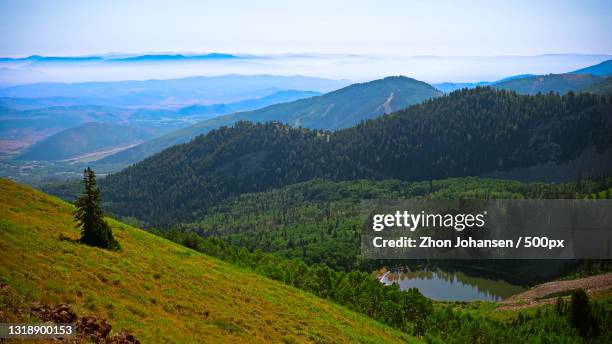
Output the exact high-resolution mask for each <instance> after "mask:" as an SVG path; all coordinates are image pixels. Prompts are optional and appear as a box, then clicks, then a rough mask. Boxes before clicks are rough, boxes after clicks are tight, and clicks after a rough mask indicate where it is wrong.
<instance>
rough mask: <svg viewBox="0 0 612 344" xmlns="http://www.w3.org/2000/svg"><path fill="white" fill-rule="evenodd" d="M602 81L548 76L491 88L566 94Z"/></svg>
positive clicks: (587, 76) (586, 76) (592, 77)
mask: <svg viewBox="0 0 612 344" xmlns="http://www.w3.org/2000/svg"><path fill="white" fill-rule="evenodd" d="M601 80H602V78H601V77H598V76H595V75H591V74H548V75H534V76H528V77H522V78H514V79H510V80H505V81H504V80H502V81H499V82H496V83H493V84H492V85H491V86H493V87H495V88H498V89H503V90H508V91H515V92H517V93H521V94H531V95H533V94H536V93H549V92H556V93H560V94H565V93H567V92H569V91H574V92H577V91H582V90H584V89H585V88H588V87H590V86H592V85H594V84H596V83H598V82H601Z"/></svg>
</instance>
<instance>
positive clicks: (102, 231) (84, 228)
mask: <svg viewBox="0 0 612 344" xmlns="http://www.w3.org/2000/svg"><path fill="white" fill-rule="evenodd" d="M83 184H84V186H85V192H84V193H83V195H82V196H81V197H79V198H78V199H77V200H76V202H75V206H76V207H77V210H76V211H75V212H74V220H75V221H76V222H77V225H76V226H75V228H80V229H81V242H82V243H84V244H87V245H91V246H97V247H102V248H108V249H112V250H119V249H120V246H119V243H118V242H117V240H116V239H115V238H114V237H113V233H112V231H111V228H110V226H109V225H108V223H106V221H105V220H104V214H103V213H102V209H101V208H100V189H99V188H98V187H97V186H96V174H95V173H94V171H93V170H92V169H91V168H89V167H87V169H85V170H84V171H83Z"/></svg>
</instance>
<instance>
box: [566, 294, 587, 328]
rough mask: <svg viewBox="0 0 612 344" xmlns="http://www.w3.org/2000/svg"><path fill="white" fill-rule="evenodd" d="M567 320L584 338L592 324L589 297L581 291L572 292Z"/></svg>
mask: <svg viewBox="0 0 612 344" xmlns="http://www.w3.org/2000/svg"><path fill="white" fill-rule="evenodd" d="M569 320H570V322H571V323H572V325H574V327H575V328H576V329H578V331H579V332H580V335H581V336H583V337H586V336H587V334H588V332H589V330H590V328H591V322H592V316H591V306H590V304H589V297H588V296H587V294H586V293H585V292H584V290H582V289H578V290H574V291H573V292H572V298H571V301H570V309H569Z"/></svg>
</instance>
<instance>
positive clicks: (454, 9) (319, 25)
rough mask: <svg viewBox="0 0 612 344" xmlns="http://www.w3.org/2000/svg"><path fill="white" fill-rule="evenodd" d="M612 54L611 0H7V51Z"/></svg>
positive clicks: (3, 23) (2, 35)
mask: <svg viewBox="0 0 612 344" xmlns="http://www.w3.org/2000/svg"><path fill="white" fill-rule="evenodd" d="M110 52H124V53H139V52H191V53H202V52H228V53H250V54H283V53H306V52H309V53H345V54H346V53H352V54H381V55H402V56H414V55H437V56H498V55H538V54H551V53H580V54H612V1H609V0H603V1H600V0H581V1H577V0H576V1H567V0H556V1H549V0H527V1H525V0H513V1H497V0H487V1H480V0H474V1H442V0H431V1H400V0H398V1H386V0H376V1H359V0H355V1H333V0H308V1H299V2H298V1H288V0H284V1H283V0H280V1H274V0H262V1H235V0H223V1H219V0H216V1H207V0H194V1H126V0H119V1H116V0H104V1H94V0H91V1H66V0H55V1H30V0H14V1H9V0H0V56H4V57H23V56H28V55H32V54H39V55H53V56H76V55H90V54H104V53H110Z"/></svg>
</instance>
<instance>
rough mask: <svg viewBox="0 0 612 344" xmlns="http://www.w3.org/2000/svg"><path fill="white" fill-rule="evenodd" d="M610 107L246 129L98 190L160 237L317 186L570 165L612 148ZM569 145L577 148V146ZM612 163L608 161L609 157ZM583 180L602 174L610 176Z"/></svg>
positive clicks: (435, 106) (506, 108)
mask: <svg viewBox="0 0 612 344" xmlns="http://www.w3.org/2000/svg"><path fill="white" fill-rule="evenodd" d="M611 102H612V100H611V99H610V98H609V97H599V96H596V95H593V94H590V93H581V94H578V95H574V94H571V95H567V96H563V97H561V96H558V95H540V96H525V95H517V94H515V93H510V92H505V91H496V90H494V89H491V88H476V89H473V90H461V91H456V92H453V93H451V94H450V95H448V96H444V97H439V98H436V99H433V100H430V101H427V102H425V103H423V104H419V105H414V106H412V107H409V108H408V109H406V110H404V111H400V112H397V113H394V114H390V115H387V116H382V117H379V118H377V119H374V120H370V121H367V122H365V123H363V124H360V125H358V126H356V127H353V128H349V129H344V130H339V131H336V132H324V131H316V130H308V129H294V128H291V127H288V126H286V125H283V124H280V123H278V122H272V123H266V124H252V123H248V122H239V123H237V124H236V125H235V126H234V127H231V128H228V127H222V128H220V129H218V130H215V131H212V132H210V133H208V134H207V135H202V136H198V137H197V138H196V139H194V140H193V141H191V142H190V143H187V144H182V145H177V146H173V147H171V148H169V149H167V150H165V151H163V152H161V153H159V154H157V155H154V156H152V157H150V158H148V159H146V160H144V161H142V162H140V163H138V164H136V165H133V166H131V167H128V168H126V169H125V170H123V171H121V172H119V173H117V174H114V175H110V176H108V177H106V178H105V179H104V180H102V181H101V185H102V188H103V190H104V192H105V193H106V195H107V198H106V199H107V201H108V202H107V204H106V205H105V206H106V207H107V209H108V210H110V211H112V212H114V213H116V214H119V215H122V216H134V217H136V218H138V219H141V220H145V221H147V222H149V223H150V224H154V225H156V226H169V225H172V224H175V223H177V222H189V221H192V220H194V219H197V218H198V214H199V213H201V212H203V211H205V209H206V208H207V207H209V206H212V205H214V204H216V202H218V201H220V200H224V199H227V198H231V197H233V196H236V195H238V194H241V193H246V192H257V191H264V190H268V189H270V188H275V187H280V186H283V185H288V184H293V183H297V182H301V181H306V180H310V179H313V178H325V179H332V180H352V179H400V180H430V179H443V178H448V177H459V176H478V175H482V174H485V173H488V172H494V171H507V170H512V169H516V168H526V167H530V166H537V165H539V164H544V163H548V162H550V163H552V164H553V165H555V166H558V165H560V164H565V163H568V162H569V161H571V160H573V159H576V158H577V157H579V156H580V155H581V154H582V152H583V151H585V150H586V149H587V148H589V147H592V148H594V149H595V150H596V151H597V152H599V153H602V154H603V153H604V152H606V150H609V149H610V148H612V138H611V137H610V135H609V132H610V131H612V105H611V104H610V103H611ZM570 138H571V139H570ZM606 154H607V153H606ZM606 157H607V160H610V157H609V156H608V155H604V156H602V158H601V159H600V160H598V164H597V165H590V166H587V167H583V168H582V169H580V170H575V171H573V172H574V174H575V175H574V176H572V178H573V177H576V174H579V173H583V174H597V173H602V171H598V170H597V168H598V167H604V166H607V165H605V164H604V160H605V159H606Z"/></svg>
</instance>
